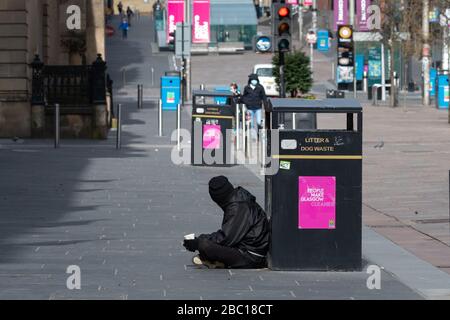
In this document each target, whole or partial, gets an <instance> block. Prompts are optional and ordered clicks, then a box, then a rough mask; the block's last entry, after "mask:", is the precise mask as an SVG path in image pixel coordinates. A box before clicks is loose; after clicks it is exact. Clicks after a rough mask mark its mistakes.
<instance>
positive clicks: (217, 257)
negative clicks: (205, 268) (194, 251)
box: [198, 239, 266, 269]
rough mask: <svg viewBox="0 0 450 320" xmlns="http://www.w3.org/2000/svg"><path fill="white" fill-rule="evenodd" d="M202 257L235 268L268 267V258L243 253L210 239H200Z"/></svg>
mask: <svg viewBox="0 0 450 320" xmlns="http://www.w3.org/2000/svg"><path fill="white" fill-rule="evenodd" d="M198 251H199V253H200V258H201V259H203V260H208V261H211V262H216V261H217V262H222V263H223V264H224V265H225V267H227V268H233V269H258V268H265V267H266V259H265V258H262V257H257V256H252V255H251V254H249V253H243V252H241V251H240V250H239V249H236V248H229V247H224V246H221V245H218V244H217V243H215V242H213V241H210V240H208V239H199V242H198Z"/></svg>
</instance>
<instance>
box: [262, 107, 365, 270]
mask: <svg viewBox="0 0 450 320" xmlns="http://www.w3.org/2000/svg"><path fill="white" fill-rule="evenodd" d="M282 113H286V114H288V113H312V114H318V113H328V114H336V113H342V114H346V117H345V119H346V124H345V123H342V127H343V128H344V127H345V129H341V130H337V129H333V130H331V129H330V130H328V129H320V130H318V129H302V128H300V129H297V130H289V129H278V128H280V124H279V119H280V118H283V117H281V116H280V115H281V114H282ZM355 114H356V116H357V117H356V118H357V121H356V129H355V119H354V115H355ZM336 119H338V117H336ZM333 127H335V126H333ZM281 128H283V126H281ZM266 129H267V130H268V131H267V153H268V158H269V159H270V164H271V166H272V168H273V167H274V166H276V167H277V168H279V170H278V171H277V172H274V173H273V174H272V175H266V177H265V192H266V210H267V214H268V215H269V216H270V221H271V228H272V237H271V246H270V254H269V267H270V268H272V269H274V270H312V271H326V270H342V271H351V270H360V269H361V228H362V221H361V211H362V206H361V203H362V202H361V193H362V191H361V186H362V108H361V106H360V104H359V102H358V101H357V100H353V99H325V100H298V99H272V100H270V101H269V107H268V109H267V110H266ZM274 130H276V132H278V135H276V134H274V133H275V132H272V131H274ZM272 139H276V141H272ZM277 146H278V147H277Z"/></svg>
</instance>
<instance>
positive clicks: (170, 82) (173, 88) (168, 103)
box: [161, 76, 181, 111]
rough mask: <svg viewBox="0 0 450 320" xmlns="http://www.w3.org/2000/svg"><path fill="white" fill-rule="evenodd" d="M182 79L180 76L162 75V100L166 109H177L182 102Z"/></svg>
mask: <svg viewBox="0 0 450 320" xmlns="http://www.w3.org/2000/svg"><path fill="white" fill-rule="evenodd" d="M180 87H181V79H180V78H179V77H167V76H166V77H161V102H162V108H163V110H165V111H175V110H177V109H178V105H179V103H180V93H181V92H180Z"/></svg>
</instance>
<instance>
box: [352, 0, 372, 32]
mask: <svg viewBox="0 0 450 320" xmlns="http://www.w3.org/2000/svg"><path fill="white" fill-rule="evenodd" d="M370 5H371V0H357V1H356V15H357V17H358V18H357V21H358V22H357V25H358V30H359V31H369V28H368V27H367V20H368V18H369V15H368V14H367V8H368V7H369V6H370Z"/></svg>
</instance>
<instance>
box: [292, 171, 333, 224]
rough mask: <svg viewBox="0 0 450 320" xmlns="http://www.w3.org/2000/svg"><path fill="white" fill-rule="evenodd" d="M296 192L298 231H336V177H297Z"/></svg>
mask: <svg viewBox="0 0 450 320" xmlns="http://www.w3.org/2000/svg"><path fill="white" fill-rule="evenodd" d="M298 192H299V200H298V228H299V229H336V177H314V176H310V177H299V178H298Z"/></svg>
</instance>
